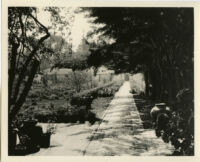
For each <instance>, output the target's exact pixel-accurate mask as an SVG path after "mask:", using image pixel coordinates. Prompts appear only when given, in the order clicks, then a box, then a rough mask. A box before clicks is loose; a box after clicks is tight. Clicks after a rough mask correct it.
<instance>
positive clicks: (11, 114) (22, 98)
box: [9, 60, 39, 121]
mask: <svg viewBox="0 0 200 162" xmlns="http://www.w3.org/2000/svg"><path fill="white" fill-rule="evenodd" d="M38 67H39V61H38V60H34V61H33V64H32V68H31V71H30V75H29V78H28V80H27V82H26V83H25V86H24V89H23V90H22V93H21V94H20V97H19V99H18V100H17V101H16V103H15V104H14V105H11V107H12V109H10V112H9V120H10V121H12V120H13V119H14V117H15V115H16V114H17V113H18V111H19V109H20V107H21V106H22V105H23V103H24V102H25V100H26V96H27V95H28V92H29V90H30V88H31V86H32V83H33V79H34V77H35V74H36V72H37V70H38Z"/></svg>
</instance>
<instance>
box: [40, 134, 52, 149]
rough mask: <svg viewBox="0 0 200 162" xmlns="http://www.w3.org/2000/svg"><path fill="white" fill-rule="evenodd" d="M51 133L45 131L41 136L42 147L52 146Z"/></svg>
mask: <svg viewBox="0 0 200 162" xmlns="http://www.w3.org/2000/svg"><path fill="white" fill-rule="evenodd" d="M50 138H51V134H50V133H44V134H42V136H41V141H40V147H41V148H48V147H49V146H50Z"/></svg>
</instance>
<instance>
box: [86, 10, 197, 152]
mask: <svg viewBox="0 0 200 162" xmlns="http://www.w3.org/2000/svg"><path fill="white" fill-rule="evenodd" d="M85 9H86V10H89V11H90V16H92V17H95V19H94V22H95V23H99V24H104V25H102V26H101V27H100V28H98V29H97V30H96V33H102V34H103V35H105V36H107V37H110V38H112V39H114V40H115V42H114V43H112V44H111V45H110V44H102V45H101V46H99V45H95V46H94V45H93V46H92V47H91V55H90V57H89V59H88V62H89V64H90V65H93V66H99V65H101V64H106V65H107V66H108V67H109V68H110V69H114V70H115V71H116V72H119V73H120V72H130V73H135V72H138V71H140V72H142V73H144V76H145V85H146V91H145V93H146V96H148V97H150V98H151V99H152V101H154V102H155V103H158V102H165V103H166V104H167V105H169V106H170V107H171V108H172V111H173V113H172V114H173V115H172V117H169V118H170V120H169V121H168V122H169V123H170V124H169V123H168V122H167V123H168V124H169V125H167V126H166V125H163V127H162V128H159V130H160V131H163V132H164V133H163V138H164V139H166V137H164V136H167V138H168V139H169V138H170V139H173V140H171V143H172V144H173V145H174V146H175V148H176V149H177V150H178V149H179V153H180V154H184V155H192V154H193V152H192V151H191V150H193V149H194V147H193V136H194V133H193V131H191V130H189V129H187V128H188V125H192V123H193V120H191V119H192V118H193V112H194V106H193V104H192V103H193V99H194V94H193V89H194V62H193V59H194V51H193V49H194V47H193V46H194V33H193V32H194V25H193V23H194V17H193V9H192V8H109V7H108V8H85ZM97 60H98V61H97ZM184 89H188V90H189V91H191V93H190V101H189V102H187V103H184V106H180V107H181V108H179V109H178V108H177V103H178V102H177V98H176V95H177V94H178V93H179V92H180V91H183V90H184ZM186 112H187V114H188V116H185V115H184V114H185V113H186ZM177 123H179V124H177ZM181 123H182V125H181ZM189 123H190V124H189ZM191 127H193V126H191ZM167 128H168V129H167ZM184 129H185V130H184ZM169 130H170V131H171V132H170V133H169V132H168V131H169ZM183 130H184V131H183ZM179 131H180V132H181V133H180V132H179ZM158 132H159V131H158ZM157 135H158V134H157ZM188 136H189V137H188ZM185 139H187V140H186V141H187V142H186V141H185ZM164 141H168V140H164ZM174 141H175V142H174ZM177 141H179V142H177ZM180 141H183V143H182V144H180V143H181V142H180ZM177 143H178V145H177ZM186 143H187V144H186ZM186 147H190V148H191V150H190V151H186V149H185V148H186Z"/></svg>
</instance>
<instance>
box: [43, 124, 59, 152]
mask: <svg viewBox="0 0 200 162" xmlns="http://www.w3.org/2000/svg"><path fill="white" fill-rule="evenodd" d="M55 132H56V126H55V125H53V124H50V123H49V124H48V126H47V130H46V132H45V133H43V134H42V136H41V141H40V147H41V148H48V147H49V146H50V139H51V135H52V134H55Z"/></svg>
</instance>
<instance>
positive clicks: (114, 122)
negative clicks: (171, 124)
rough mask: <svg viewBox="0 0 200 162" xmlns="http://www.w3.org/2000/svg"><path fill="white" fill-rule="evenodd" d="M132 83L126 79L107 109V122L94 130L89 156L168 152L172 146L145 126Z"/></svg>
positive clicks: (88, 150)
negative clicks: (133, 93) (131, 88)
mask: <svg viewBox="0 0 200 162" xmlns="http://www.w3.org/2000/svg"><path fill="white" fill-rule="evenodd" d="M129 91H130V83H129V82H125V83H124V84H123V86H122V87H121V88H120V89H119V91H118V92H117V93H116V95H115V97H114V99H113V100H112V102H111V104H110V106H109V107H108V109H107V110H106V112H105V115H104V118H103V122H102V123H101V124H100V126H99V128H98V129H97V131H95V132H93V136H92V137H91V142H90V143H89V144H88V146H87V147H86V150H85V152H84V154H85V155H99V156H103V155H108V156H112V155H139V156H142V155H152V156H153V155H168V154H171V150H172V147H171V146H170V145H169V144H166V143H164V142H163V141H162V140H161V139H158V138H157V137H156V136H155V133H154V131H153V130H147V129H143V126H142V123H141V119H140V116H139V113H138V111H137V107H136V105H135V102H134V98H133V95H132V94H131V93H129Z"/></svg>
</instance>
